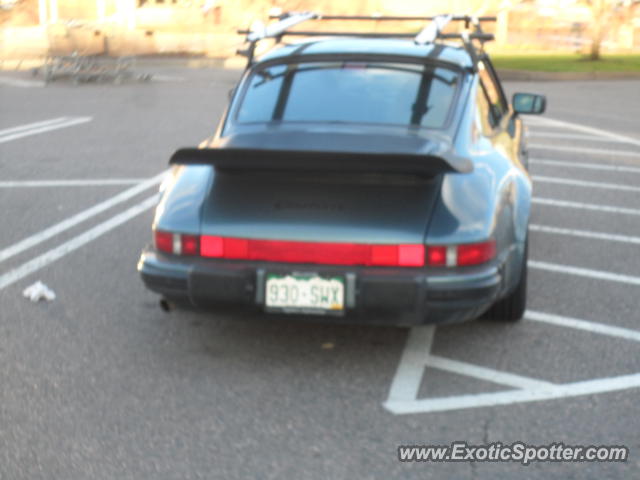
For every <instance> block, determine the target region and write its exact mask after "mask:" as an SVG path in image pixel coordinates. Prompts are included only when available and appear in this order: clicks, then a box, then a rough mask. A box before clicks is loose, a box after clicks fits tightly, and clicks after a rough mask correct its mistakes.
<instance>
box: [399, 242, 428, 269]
mask: <svg viewBox="0 0 640 480" xmlns="http://www.w3.org/2000/svg"><path fill="white" fill-rule="evenodd" d="M398 265H400V266H401V267H422V266H423V265H424V245H399V246H398Z"/></svg>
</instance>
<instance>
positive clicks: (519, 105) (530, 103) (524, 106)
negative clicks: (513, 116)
mask: <svg viewBox="0 0 640 480" xmlns="http://www.w3.org/2000/svg"><path fill="white" fill-rule="evenodd" d="M511 103H512V104H513V110H514V111H515V112H516V113H530V114H533V115H540V114H541V113H544V111H545V109H546V108H547V98H546V97H545V96H544V95H536V94H534V93H514V94H513V100H512V101H511Z"/></svg>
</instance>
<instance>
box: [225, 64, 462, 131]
mask: <svg viewBox="0 0 640 480" xmlns="http://www.w3.org/2000/svg"><path fill="white" fill-rule="evenodd" d="M458 78H459V75H458V73H457V72H455V71H454V70H450V69H447V68H443V67H436V66H424V65H418V64H399V63H381V62H357V63H355V62H310V63H301V64H295V65H293V64H289V65H287V66H285V65H276V66H273V67H268V68H266V69H263V70H262V71H260V72H258V73H256V74H254V75H253V77H252V78H251V80H250V83H249V86H248V88H247V90H246V93H245V96H244V98H243V100H242V103H241V106H240V108H239V110H238V113H237V117H236V119H237V121H238V122H240V123H251V122H269V121H283V122H344V123H381V124H396V125H416V126H421V127H428V128H442V127H444V126H445V124H446V122H447V119H448V116H449V111H450V110H451V106H452V104H453V101H454V98H455V94H456V91H457V88H458Z"/></svg>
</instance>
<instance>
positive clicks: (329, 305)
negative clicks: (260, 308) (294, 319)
mask: <svg viewBox="0 0 640 480" xmlns="http://www.w3.org/2000/svg"><path fill="white" fill-rule="evenodd" d="M265 289H266V290H265V305H266V307H267V309H276V310H283V311H291V312H309V313H341V312H343V311H344V290H345V287H344V277H322V276H319V275H297V274H289V275H278V274H267V276H266V284H265Z"/></svg>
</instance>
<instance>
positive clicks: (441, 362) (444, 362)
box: [426, 355, 553, 388]
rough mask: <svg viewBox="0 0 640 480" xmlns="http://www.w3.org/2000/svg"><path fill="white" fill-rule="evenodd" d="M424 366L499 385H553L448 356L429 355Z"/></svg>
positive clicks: (517, 386)
mask: <svg viewBox="0 0 640 480" xmlns="http://www.w3.org/2000/svg"><path fill="white" fill-rule="evenodd" d="M426 366H427V367H431V368H437V369H439V370H445V371H447V372H452V373H457V374H462V375H466V376H468V377H474V378H477V379H479V380H484V381H485V382H491V383H498V384H500V385H508V386H510V387H516V388H540V387H548V386H550V385H553V384H552V383H550V382H545V381H544V380H537V379H535V378H529V377H523V376H522V375H515V374H513V373H508V372H501V371H500V370H495V369H493V368H487V367H481V366H479V365H474V364H472V363H467V362H460V361H458V360H451V359H450V358H444V357H439V356H436V355H429V357H428V358H427V359H426Z"/></svg>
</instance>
